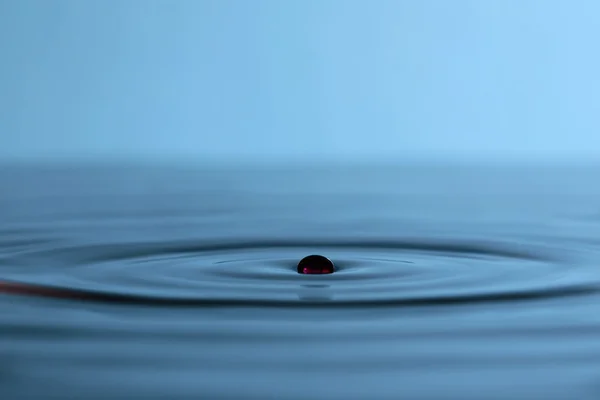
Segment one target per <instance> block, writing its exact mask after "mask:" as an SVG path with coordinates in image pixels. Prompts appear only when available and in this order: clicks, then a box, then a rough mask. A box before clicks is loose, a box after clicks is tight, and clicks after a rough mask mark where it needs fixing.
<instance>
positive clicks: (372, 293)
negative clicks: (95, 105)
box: [0, 164, 600, 399]
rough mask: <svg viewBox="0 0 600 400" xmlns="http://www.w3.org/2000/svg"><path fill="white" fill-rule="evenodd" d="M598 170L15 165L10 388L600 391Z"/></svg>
mask: <svg viewBox="0 0 600 400" xmlns="http://www.w3.org/2000/svg"><path fill="white" fill-rule="evenodd" d="M599 173H600V168H596V167H548V166H546V167H541V166H538V167H532V166H529V167H526V166H523V167H514V166H513V167H501V166H491V165H488V166H429V167H425V166H416V165H415V166H385V167H374V166H340V165H338V166H329V167H328V166H312V167H307V166H304V167H286V166H283V165H279V166H271V167H262V168H258V167H255V168H248V167H245V168H237V167H230V168H224V167H206V166H204V167H191V166H188V167H173V166H171V167H166V166H158V165H157V166H141V165H138V166H134V165H116V164H115V165H85V164H81V165H76V164H71V165H62V166H58V165H55V166H48V165H46V166H9V165H3V166H2V167H1V168H0V188H1V189H0V193H1V194H0V222H1V225H0V282H2V285H3V286H2V285H0V292H1V293H0V359H1V361H0V395H2V398H3V399H4V398H6V399H29V398H40V399H41V398H63V399H64V398H87V399H105V398H114V399H131V398H144V399H180V398H181V399H188V398H189V399H197V398H210V399H267V398H273V399H307V398H318V399H399V398H410V399H482V398H485V399H507V398H514V399H517V398H523V399H525V398H527V399H531V398H540V399H597V398H600V303H599V301H600V296H599V293H600V292H599V290H600V273H599V270H598V264H599V261H600V252H599V251H600V239H599V238H600V224H599V222H600V188H599V185H597V183H596V181H597V176H600V174H599ZM309 254H323V255H325V256H327V257H329V258H330V259H332V260H333V261H334V262H335V264H336V266H337V268H338V269H337V271H336V272H335V273H334V274H331V275H300V274H298V273H297V272H296V265H297V262H298V261H299V260H300V259H301V258H302V257H304V256H306V255H309ZM25 292H27V293H25Z"/></svg>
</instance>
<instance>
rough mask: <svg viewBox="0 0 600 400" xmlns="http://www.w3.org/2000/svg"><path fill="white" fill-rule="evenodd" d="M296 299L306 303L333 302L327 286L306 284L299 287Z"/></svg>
mask: <svg viewBox="0 0 600 400" xmlns="http://www.w3.org/2000/svg"><path fill="white" fill-rule="evenodd" d="M298 299H299V300H300V301H306V302H327V301H332V300H333V295H332V293H331V290H330V289H329V285H323V284H312V285H308V284H307V285H301V286H300V288H299V290H298Z"/></svg>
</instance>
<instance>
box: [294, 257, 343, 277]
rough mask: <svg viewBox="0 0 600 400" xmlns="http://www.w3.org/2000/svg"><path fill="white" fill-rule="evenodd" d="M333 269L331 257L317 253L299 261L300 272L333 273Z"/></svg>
mask: <svg viewBox="0 0 600 400" xmlns="http://www.w3.org/2000/svg"><path fill="white" fill-rule="evenodd" d="M333 270H334V267H333V262H331V260H330V259H328V258H327V257H323V256H320V255H316V254H313V255H310V256H306V257H304V258H303V259H302V260H300V262H299V263H298V273H299V274H332V273H333Z"/></svg>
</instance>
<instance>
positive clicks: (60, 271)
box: [0, 240, 598, 307]
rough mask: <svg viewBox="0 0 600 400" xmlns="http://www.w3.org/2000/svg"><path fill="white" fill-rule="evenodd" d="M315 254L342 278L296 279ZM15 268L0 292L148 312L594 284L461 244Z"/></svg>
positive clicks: (98, 258) (531, 256)
mask: <svg viewBox="0 0 600 400" xmlns="http://www.w3.org/2000/svg"><path fill="white" fill-rule="evenodd" d="M316 251H318V252H319V253H320V254H324V255H326V256H327V257H329V258H330V259H331V260H332V261H333V262H334V263H335V265H336V267H337V272H335V273H334V274H331V275H312V276H311V275H299V274H298V273H297V272H296V265H297V262H298V260H300V259H301V258H302V257H304V256H305V255H307V254H311V253H313V252H316ZM5 264H8V263H7V262H6V260H5ZM14 265H15V267H14V268H9V269H8V270H7V273H5V274H4V276H3V277H2V283H1V284H0V291H3V292H11V293H19V294H32V295H41V296H50V297H62V298H78V299H83V300H90V301H105V302H131V303H147V304H152V305H188V306H278V307H279V306H299V307H311V306H316V307H335V306H347V305H352V306H402V305H413V306H416V305H443V304H461V303H474V302H490V301H510V300H513V301H517V300H521V301H523V300H528V299H539V298H546V297H555V296H573V295H582V294H588V293H590V292H594V291H596V290H597V287H598V282H597V281H596V279H597V277H591V276H590V275H589V273H585V271H586V270H589V269H586V268H581V267H578V266H577V264H576V263H566V262H565V261H564V260H559V259H555V258H553V257H550V256H548V252H547V251H544V250H543V249H536V248H534V247H533V246H529V247H525V246H522V245H520V246H515V245H510V244H502V243H474V242H468V243H467V242H456V241H427V240H413V241H409V240H404V241H390V240H387V241H383V240H373V241H364V240H363V241H351V240H339V241H283V240H282V241H273V240H263V241H260V240H259V241H239V240H237V241H231V242H219V243H204V244H203V243H194V242H177V243H134V244H113V245H108V244H103V245H88V246H73V247H64V248H59V249H54V250H44V251H42V250H40V251H37V252H29V253H27V254H24V255H23V254H22V255H21V256H20V257H17V258H15V259H14Z"/></svg>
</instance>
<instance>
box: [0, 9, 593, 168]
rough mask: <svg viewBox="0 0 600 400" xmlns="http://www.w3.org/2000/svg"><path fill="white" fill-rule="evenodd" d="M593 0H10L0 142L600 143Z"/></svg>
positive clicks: (363, 152)
mask: <svg viewBox="0 0 600 400" xmlns="http://www.w3.org/2000/svg"><path fill="white" fill-rule="evenodd" d="M599 13H600V3H598V2H597V1H594V0H574V1H558V0H526V1H523V0H506V1H477V0H472V1H467V0H456V1H445V0H437V1H436V0H424V1H392V0H390V1H387V0H378V1H355V0H343V1H342V0H337V1H325V0H306V1H279V0H254V1H243V0H238V1H234V0H214V1H208V0H203V1H195V0H177V1H170V0H155V1H147V0H128V1H122V0H104V1H80V0H58V1H47V0H19V1H16V0H13V1H11V0H3V1H0V54H1V57H2V62H1V63H0V93H1V95H0V108H1V110H2V112H1V113H0V160H2V161H9V162H10V161H28V160H29V161H31V160H35V161H40V160H67V159H68V160H80V159H84V160H99V159H101V160H105V159H122V158H126V159H140V160H159V159H161V160H167V161H169V160H179V161H182V160H188V161H193V162H224V163H232V162H237V161H243V162H247V161H249V162H259V161H260V162H263V161H284V162H289V161H291V160H295V161H300V162H305V161H310V160H316V159H328V160H341V161H345V160H354V161H356V160H366V161H370V160H380V161H381V160H385V161H392V162H393V161H399V160H407V159H410V160H413V159H425V160H427V159H429V160H430V159H435V160H440V159H446V158H447V159H462V160H470V159H480V160H481V159H487V160H489V159H498V160H516V159H520V160H532V159H535V160H538V159H540V160H557V159H561V160H568V161H581V160H594V159H595V158H596V157H598V156H599V155H600V140H599V136H598V132H597V130H598V128H599V127H600V102H599V100H600V98H599V93H600V77H599V74H598V71H600V55H599V53H598V51H596V50H597V49H596V47H597V39H598V37H600V25H599V24H598V23H597V21H598V15H599Z"/></svg>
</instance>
